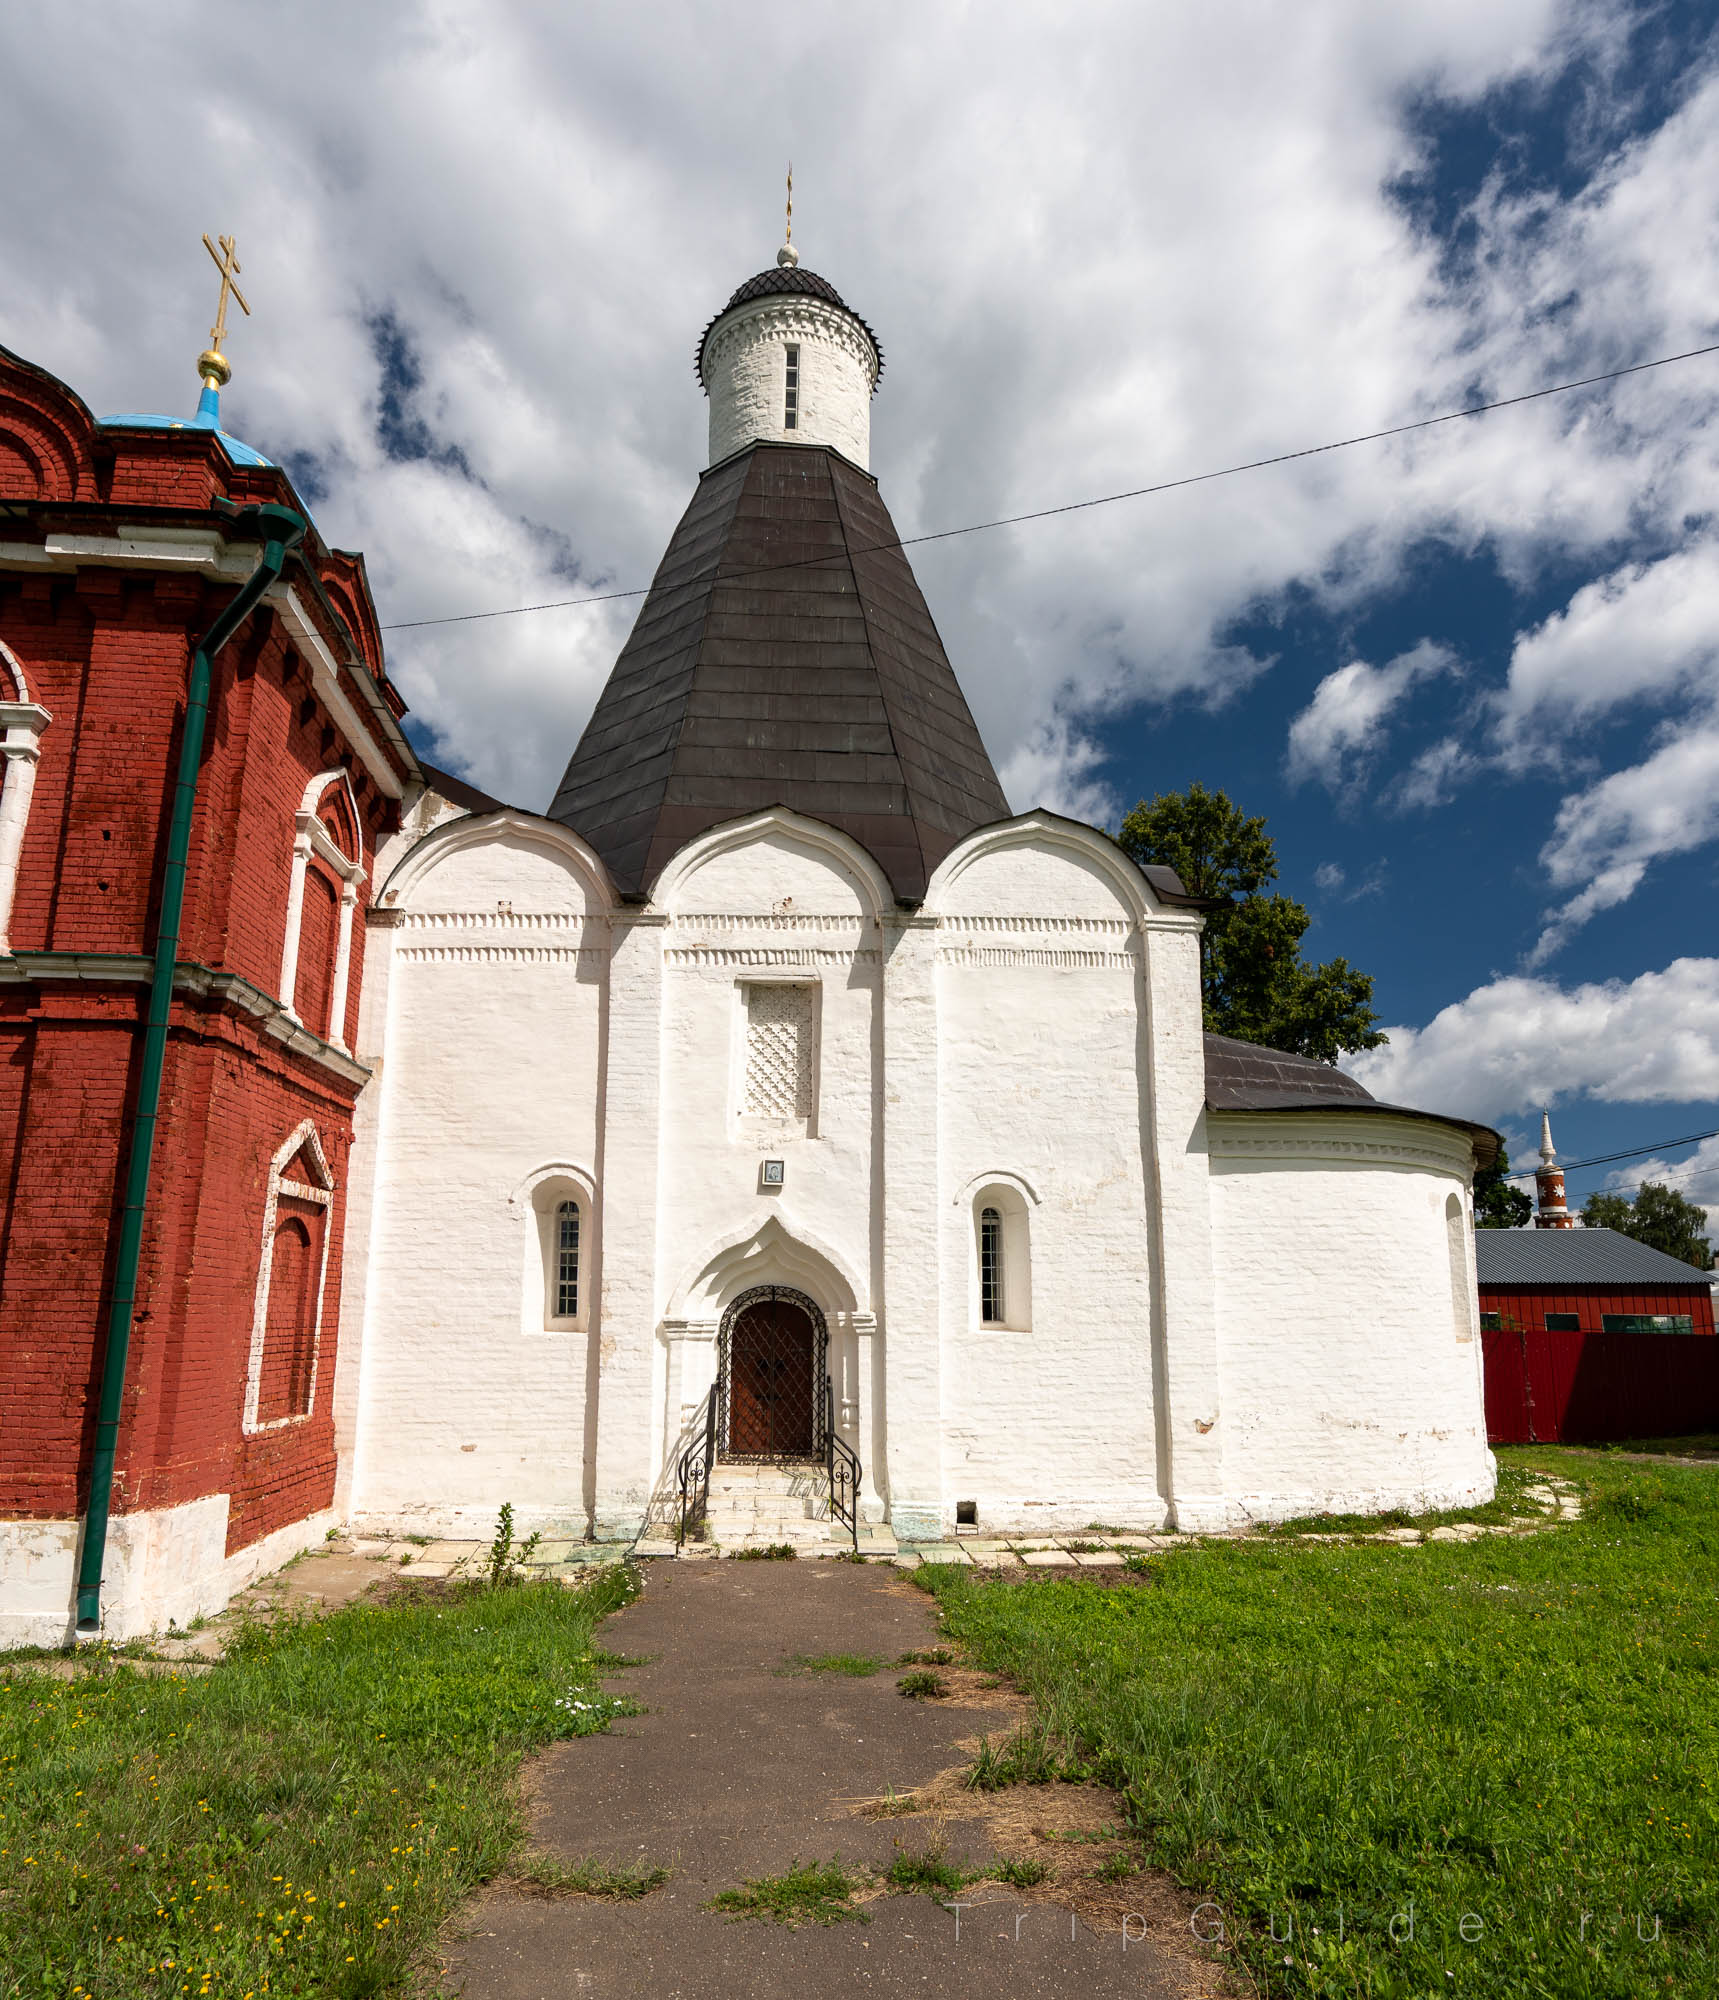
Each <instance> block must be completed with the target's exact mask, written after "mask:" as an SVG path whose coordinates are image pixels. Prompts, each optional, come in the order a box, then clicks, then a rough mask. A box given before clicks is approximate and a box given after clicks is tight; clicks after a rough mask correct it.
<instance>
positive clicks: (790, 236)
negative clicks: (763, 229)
mask: <svg viewBox="0 0 1719 2000" xmlns="http://www.w3.org/2000/svg"><path fill="white" fill-rule="evenodd" d="M782 240H783V242H785V243H792V242H793V240H794V162H793V161H792V160H790V161H789V162H788V233H787V235H786V236H785V237H784V238H783V239H782Z"/></svg>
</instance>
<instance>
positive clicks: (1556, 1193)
mask: <svg viewBox="0 0 1719 2000" xmlns="http://www.w3.org/2000/svg"><path fill="white" fill-rule="evenodd" d="M1534 1187H1535V1190H1536V1192H1537V1193H1538V1195H1539V1197H1540V1201H1539V1206H1538V1208H1537V1209H1536V1211H1535V1214H1534V1227H1535V1228H1536V1229H1574V1228H1575V1226H1576V1218H1575V1217H1574V1216H1573V1215H1572V1214H1571V1213H1570V1211H1569V1210H1568V1209H1567V1208H1566V1207H1565V1206H1564V1169H1563V1168H1562V1167H1561V1166H1559V1165H1558V1155H1557V1154H1556V1152H1554V1151H1553V1149H1552V1119H1551V1116H1550V1114H1549V1113H1548V1112H1545V1111H1542V1112H1541V1113H1540V1164H1539V1166H1538V1167H1537V1168H1536V1169H1535V1170H1534Z"/></svg>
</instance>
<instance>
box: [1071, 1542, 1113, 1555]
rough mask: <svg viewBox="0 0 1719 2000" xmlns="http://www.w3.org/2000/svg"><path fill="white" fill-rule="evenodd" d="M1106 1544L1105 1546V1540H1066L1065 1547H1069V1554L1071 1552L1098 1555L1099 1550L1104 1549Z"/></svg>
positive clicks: (1073, 1553) (1072, 1553)
mask: <svg viewBox="0 0 1719 2000" xmlns="http://www.w3.org/2000/svg"><path fill="white" fill-rule="evenodd" d="M1104 1546H1105V1544H1104V1543H1103V1542H1064V1543H1063V1547H1064V1548H1065V1549H1067V1550H1068V1552H1069V1554H1070V1555H1074V1556H1091V1555H1097V1554H1098V1552H1099V1551H1100V1550H1101V1549H1102V1548H1103V1547H1104Z"/></svg>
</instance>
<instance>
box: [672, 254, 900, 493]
mask: <svg viewBox="0 0 1719 2000" xmlns="http://www.w3.org/2000/svg"><path fill="white" fill-rule="evenodd" d="M697 366H698V379H699V381H700V382H701V383H702V384H703V386H704V392H705V394H706V395H707V396H708V397H709V398H710V462H711V464H712V465H718V464H720V463H721V462H722V460H723V459H725V458H732V457H733V455H734V454H735V453H736V452H737V451H744V450H745V449H746V448H747V446H748V445H752V444H758V443H764V444H810V445H828V446H829V447H830V448H831V449H833V450H835V451H839V452H840V453H841V455H842V456H843V457H844V458H846V459H849V460H851V461H852V462H853V463H854V464H855V465H857V466H859V467H860V468H861V469H862V470H865V471H869V470H870V459H871V399H872V394H873V392H874V391H875V390H876V388H877V384H878V378H879V376H880V375H882V373H883V355H882V352H881V350H880V349H879V347H878V344H877V336H876V335H875V334H874V333H873V332H872V330H871V328H870V327H869V326H867V325H866V323H865V321H864V320H863V319H861V318H860V316H859V315H858V313H856V312H852V311H850V310H849V308H848V307H847V306H845V305H844V304H843V303H842V296H841V294H840V293H839V292H838V291H837V290H836V288H835V286H834V285H832V284H831V283H830V282H829V280H828V279H827V278H820V277H819V276H818V274H817V273H816V272H815V271H803V270H801V269H800V256H799V252H798V251H797V250H795V248H794V246H793V245H792V244H791V243H786V244H784V245H783V246H782V248H781V249H780V250H779V251H777V253H776V268H775V269H774V270H773V271H760V272H759V274H758V276H757V277H755V278H748V279H747V281H746V283H745V284H743V285H742V286H741V287H740V289H739V290H738V291H737V292H736V293H735V294H734V296H733V298H731V299H730V300H729V301H728V303H727V305H726V306H724V307H723V309H722V311H721V312H719V313H718V314H717V316H716V317H715V319H713V320H712V321H711V323H710V325H709V326H708V327H706V328H705V331H704V338H703V339H702V340H701V341H700V342H699V347H698V363H697Z"/></svg>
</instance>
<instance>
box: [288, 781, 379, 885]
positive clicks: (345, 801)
mask: <svg viewBox="0 0 1719 2000" xmlns="http://www.w3.org/2000/svg"><path fill="white" fill-rule="evenodd" d="M330 793H333V794H335V796H334V798H333V799H331V798H330V796H329V795H330ZM331 805H333V806H334V807H335V808H336V810H335V811H334V812H333V813H330V811H329V808H330V806H331ZM298 810H299V820H300V824H301V825H302V824H304V823H305V821H306V820H307V819H314V820H316V821H317V823H318V824H319V825H321V826H322V827H323V829H324V831H325V832H326V833H327V834H328V837H329V839H330V840H331V841H332V842H333V844H334V847H335V849H336V850H337V852H338V853H339V855H340V858H341V859H342V860H343V861H347V862H351V863H353V864H355V865H357V866H359V867H362V865H363V861H364V815H363V814H362V813H361V812H360V811H359V810H358V796H357V794H356V793H355V792H354V791H353V789H352V774H351V773H350V772H349V771H347V770H346V769H345V768H344V767H343V766H339V765H337V766H336V767H335V768H334V769H333V770H331V771H319V772H318V773H317V775H316V776H315V777H314V778H312V779H311V781H310V783H309V784H308V785H306V786H305V788H304V797H303V798H302V799H300V800H299V804H298ZM331 819H332V820H333V821H334V822H335V823H334V824H333V825H331V824H330V820H331Z"/></svg>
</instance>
